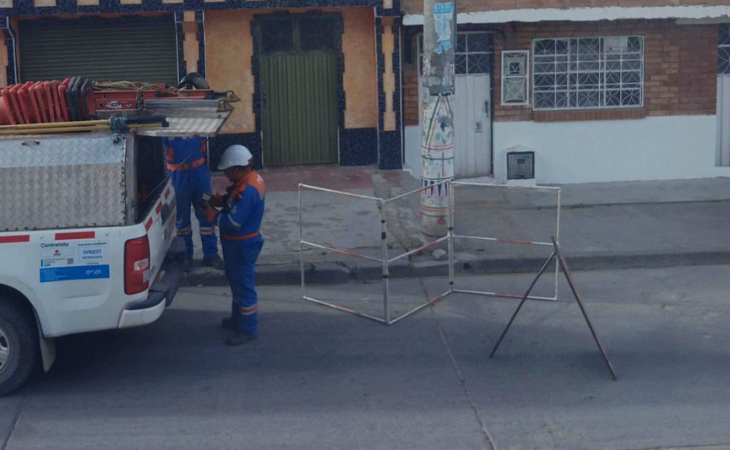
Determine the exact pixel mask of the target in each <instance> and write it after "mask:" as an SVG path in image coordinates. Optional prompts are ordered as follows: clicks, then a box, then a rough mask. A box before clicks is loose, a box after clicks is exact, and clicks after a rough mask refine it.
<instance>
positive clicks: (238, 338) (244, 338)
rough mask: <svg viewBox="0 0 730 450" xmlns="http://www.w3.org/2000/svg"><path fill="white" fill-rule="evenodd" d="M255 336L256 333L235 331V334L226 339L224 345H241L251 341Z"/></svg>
mask: <svg viewBox="0 0 730 450" xmlns="http://www.w3.org/2000/svg"><path fill="white" fill-rule="evenodd" d="M257 336H258V335H257V334H246V333H244V332H242V331H236V333H235V334H233V335H232V336H231V337H229V338H228V339H226V345H230V346H231V347H236V346H238V345H243V344H246V343H248V342H251V341H253V340H254V339H256V337H257Z"/></svg>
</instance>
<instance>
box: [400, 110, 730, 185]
mask: <svg viewBox="0 0 730 450" xmlns="http://www.w3.org/2000/svg"><path fill="white" fill-rule="evenodd" d="M492 126H493V129H492V130H493V133H494V176H495V178H496V179H497V181H499V182H504V181H506V179H507V162H506V161H507V160H506V152H505V150H506V149H508V148H510V147H514V146H516V145H522V146H525V147H529V148H531V149H532V150H534V151H535V178H536V181H537V183H539V184H567V183H592V182H610V181H648V180H673V179H682V178H707V177H720V176H728V177H730V167H716V166H715V149H716V143H715V138H716V127H717V119H716V116H714V115H713V116H665V117H649V118H646V119H638V120H606V121H595V122H495V123H494V124H493V125H492ZM420 139H421V137H420V128H419V127H417V126H411V127H406V128H405V155H406V164H407V165H408V166H410V168H411V169H412V173H413V175H414V176H416V177H418V176H419V175H420V155H421V140H420Z"/></svg>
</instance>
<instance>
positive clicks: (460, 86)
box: [418, 32, 492, 178]
mask: <svg viewBox="0 0 730 450" xmlns="http://www.w3.org/2000/svg"><path fill="white" fill-rule="evenodd" d="M491 50H492V49H491V35H490V33H484V32H465V33H459V34H458V35H457V46H456V92H455V95H454V97H453V100H452V101H453V103H452V104H451V107H452V109H453V112H454V131H455V135H454V146H455V148H454V175H455V176H456V177H457V178H464V177H475V176H481V175H491V174H492V118H491V117H490V114H491V112H490V110H491V74H490V72H491V66H492V62H491V58H492V53H491ZM418 53H419V55H420V54H422V52H421V46H420V42H419V52H418ZM420 72H421V71H420V70H419V73H420ZM422 81H423V80H422V79H421V78H419V83H418V92H419V98H423V97H422V95H421V94H422V91H421V89H422V87H423V86H422V85H423V82H422ZM419 117H420V115H419Z"/></svg>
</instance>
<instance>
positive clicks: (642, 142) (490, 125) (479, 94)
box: [0, 0, 730, 183]
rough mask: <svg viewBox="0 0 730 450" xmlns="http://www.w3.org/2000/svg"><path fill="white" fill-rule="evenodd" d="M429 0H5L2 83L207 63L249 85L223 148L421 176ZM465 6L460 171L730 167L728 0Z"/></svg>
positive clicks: (237, 88) (549, 0)
mask: <svg viewBox="0 0 730 450" xmlns="http://www.w3.org/2000/svg"><path fill="white" fill-rule="evenodd" d="M422 5H423V2H422V1H420V0H339V1H337V2H331V1H328V0H263V1H261V0H0V28H2V29H3V33H2V34H0V39H2V40H3V41H4V42H0V84H2V85H5V84H12V83H18V82H25V81H38V80H46V79H63V78H66V77H68V76H75V75H81V76H86V77H89V78H93V79H99V80H130V81H150V82H167V83H171V84H174V83H176V82H177V81H178V80H180V79H181V78H182V77H183V76H185V75H186V74H187V73H191V72H199V73H201V74H203V75H204V76H205V77H206V78H207V79H208V80H209V81H210V83H211V86H212V87H213V88H214V89H217V90H232V91H234V92H235V93H236V94H237V95H238V96H239V97H240V98H241V102H240V103H238V104H236V105H235V107H236V111H235V113H234V114H233V116H232V117H231V119H230V120H229V122H228V123H227V125H226V127H225V129H224V130H223V134H221V135H220V136H219V137H217V138H215V139H214V140H212V141H211V155H212V159H213V165H214V166H215V164H216V163H217V158H219V157H220V154H221V153H222V151H223V150H224V149H225V148H226V147H227V146H228V145H230V144H232V143H242V144H245V145H246V146H248V147H249V148H250V149H251V150H252V152H253V153H254V155H255V157H256V161H257V165H258V166H266V167H270V166H280V165H298V164H339V165H342V166H350V165H366V164H377V165H378V167H380V168H381V169H400V168H401V167H404V168H406V169H407V170H410V171H411V172H412V173H413V174H414V175H415V176H418V175H419V174H420V164H421V160H420V154H421V148H420V147H421V137H420V101H419V98H420V97H419V96H420V89H421V87H420V85H421V83H420V75H419V72H420V70H419V62H420V57H419V55H420V41H421V31H422V23H423V15H422ZM457 21H458V33H457V48H456V68H455V69H456V73H457V77H456V93H455V96H454V98H453V110H454V114H455V131H456V135H455V144H456V154H455V171H456V175H457V177H462V178H463V177H470V176H482V175H487V176H493V177H495V178H496V179H497V180H498V181H504V180H506V179H507V178H508V173H507V172H508V171H507V166H508V165H507V157H508V154H510V153H512V152H518V151H522V152H524V151H527V152H534V174H535V179H536V180H537V182H539V183H573V182H601V181H621V180H656V179H678V178H701V177H714V176H728V175H730V78H728V77H730V29H729V28H728V25H727V23H728V22H730V2H728V1H727V0H725V1H719V0H702V1H697V0H461V1H459V2H458V15H457ZM3 44H4V45H3ZM3 66H4V68H5V70H2V67H3Z"/></svg>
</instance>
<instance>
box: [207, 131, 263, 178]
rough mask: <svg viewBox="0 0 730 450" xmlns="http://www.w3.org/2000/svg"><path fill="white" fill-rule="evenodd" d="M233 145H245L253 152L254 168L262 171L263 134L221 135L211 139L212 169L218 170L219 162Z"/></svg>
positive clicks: (209, 147)
mask: <svg viewBox="0 0 730 450" xmlns="http://www.w3.org/2000/svg"><path fill="white" fill-rule="evenodd" d="M233 144H241V145H245V146H246V148H248V149H249V150H250V151H251V154H252V155H253V160H254V168H255V169H260V168H261V167H262V164H261V149H262V143H261V133H258V132H257V133H234V134H219V135H218V136H216V137H214V138H211V139H210V140H209V144H208V151H209V152H210V153H209V156H210V160H209V163H210V168H211V170H216V168H217V167H218V162H220V160H221V156H223V152H224V151H226V149H227V148H228V147H230V146H231V145H233Z"/></svg>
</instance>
